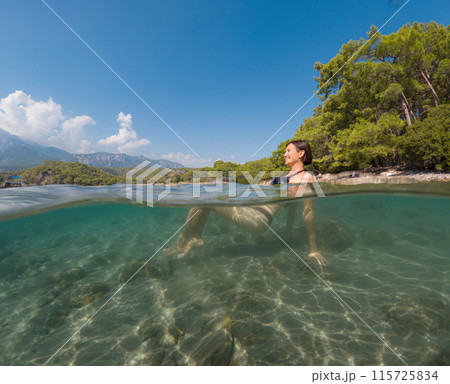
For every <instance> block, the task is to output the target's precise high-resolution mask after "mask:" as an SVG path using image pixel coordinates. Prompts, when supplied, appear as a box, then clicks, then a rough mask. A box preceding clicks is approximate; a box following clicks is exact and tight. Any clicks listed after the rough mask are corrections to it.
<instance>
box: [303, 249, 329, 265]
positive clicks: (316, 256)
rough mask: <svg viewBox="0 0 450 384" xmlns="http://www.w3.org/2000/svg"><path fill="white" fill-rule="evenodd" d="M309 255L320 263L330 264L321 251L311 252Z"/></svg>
mask: <svg viewBox="0 0 450 384" xmlns="http://www.w3.org/2000/svg"><path fill="white" fill-rule="evenodd" d="M308 257H309V258H310V259H314V260H315V261H317V263H318V264H319V265H328V261H327V260H326V259H325V258H324V257H323V256H322V255H321V254H320V253H319V252H309V254H308Z"/></svg>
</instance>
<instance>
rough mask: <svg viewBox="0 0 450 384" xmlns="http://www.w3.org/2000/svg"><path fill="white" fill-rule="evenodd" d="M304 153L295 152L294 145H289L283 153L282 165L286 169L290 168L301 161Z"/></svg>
mask: <svg viewBox="0 0 450 384" xmlns="http://www.w3.org/2000/svg"><path fill="white" fill-rule="evenodd" d="M304 152H305V151H297V148H296V147H295V145H294V144H289V145H288V146H287V147H286V151H285V152H284V164H285V165H287V166H288V167H292V166H293V165H294V164H296V163H297V162H298V161H299V160H300V159H301V157H302V156H303V153H304Z"/></svg>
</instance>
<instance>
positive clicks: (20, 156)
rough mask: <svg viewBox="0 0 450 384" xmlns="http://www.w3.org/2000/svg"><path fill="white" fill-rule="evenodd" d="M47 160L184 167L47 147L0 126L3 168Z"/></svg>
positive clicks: (22, 166) (136, 157)
mask: <svg viewBox="0 0 450 384" xmlns="http://www.w3.org/2000/svg"><path fill="white" fill-rule="evenodd" d="M47 160H61V161H65V162H79V163H83V164H86V165H91V166H93V167H120V168H133V167H134V166H136V165H138V164H140V163H142V162H143V161H144V160H147V161H149V162H150V164H151V165H154V164H159V165H160V166H162V167H166V168H183V165H182V164H180V163H176V162H174V161H169V160H152V159H148V158H146V157H144V156H130V155H126V154H123V153H108V152H96V153H88V154H76V155H72V154H70V153H69V152H66V151H63V150H62V149H58V148H55V147H46V146H43V145H40V144H37V143H34V142H32V141H28V140H23V139H21V138H20V137H18V136H15V135H12V134H10V133H9V132H6V131H5V130H3V129H1V128H0V171H15V170H19V169H25V168H30V167H34V166H36V165H39V164H42V163H43V162H44V161H47Z"/></svg>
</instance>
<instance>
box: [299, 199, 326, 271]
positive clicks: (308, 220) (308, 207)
mask: <svg viewBox="0 0 450 384" xmlns="http://www.w3.org/2000/svg"><path fill="white" fill-rule="evenodd" d="M303 220H304V221H305V224H306V229H307V230H308V237H309V254H308V257H310V258H314V259H316V260H317V262H318V263H319V265H326V264H328V262H327V261H326V260H325V258H324V257H323V256H322V255H321V254H320V252H319V251H318V250H317V242H316V231H315V230H314V212H313V200H305V201H304V202H303Z"/></svg>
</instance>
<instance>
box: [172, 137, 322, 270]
mask: <svg viewBox="0 0 450 384" xmlns="http://www.w3.org/2000/svg"><path fill="white" fill-rule="evenodd" d="M284 159H285V164H286V165H287V166H288V167H290V168H291V169H290V171H289V173H288V175H287V176H286V178H287V183H288V185H290V186H288V194H289V195H290V196H299V195H300V196H302V195H303V193H304V191H305V190H306V188H307V185H308V183H311V182H312V181H313V176H312V175H311V174H310V173H308V172H306V171H305V169H304V166H305V165H308V164H311V161H312V153H311V148H310V147H309V144H308V142H307V141H304V140H296V141H291V142H290V143H289V144H288V145H287V146H286V151H285V153H284ZM280 183H281V180H280V178H276V179H275V180H274V181H273V182H272V184H280ZM300 193H301V194H300ZM283 206H286V205H285V204H284V203H274V204H267V205H258V206H252V207H212V208H200V207H194V208H192V209H191V210H190V211H189V214H188V217H187V219H186V222H187V224H186V225H185V227H184V229H183V232H182V233H181V235H180V237H179V238H178V240H177V241H176V243H174V244H173V245H172V247H170V248H168V249H165V250H164V254H165V255H172V254H175V253H177V254H178V257H179V258H181V257H184V256H186V255H187V254H188V253H189V252H190V251H191V250H192V249H193V248H196V247H201V246H202V245H203V240H202V239H201V236H202V232H203V228H204V226H205V223H206V220H207V219H208V216H209V214H210V212H211V210H213V211H214V212H216V213H218V214H219V215H221V216H223V217H224V218H226V219H228V220H230V221H231V222H233V223H234V224H236V225H237V226H238V227H239V228H242V229H244V230H245V231H247V232H249V233H251V234H260V233H263V232H265V231H266V230H267V228H268V227H269V226H270V224H271V223H272V220H273V218H274V217H275V215H276V214H277V213H278V211H279V210H280V209H281V208H282V207H283ZM296 207H297V205H296V204H295V203H294V204H292V203H291V204H290V205H289V206H288V208H289V212H288V218H287V224H286V229H287V233H288V236H289V235H290V234H291V231H292V227H293V223H294V217H295V210H296ZM303 207H304V208H303V220H305V223H306V228H307V230H308V236H309V248H310V250H309V254H308V257H309V258H311V259H313V260H315V261H316V262H317V263H318V264H319V265H326V264H328V263H327V261H326V260H325V259H324V257H323V256H322V255H321V254H320V253H319V252H318V250H317V244H316V235H315V232H314V215H313V201H312V200H305V201H304V202H303Z"/></svg>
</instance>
